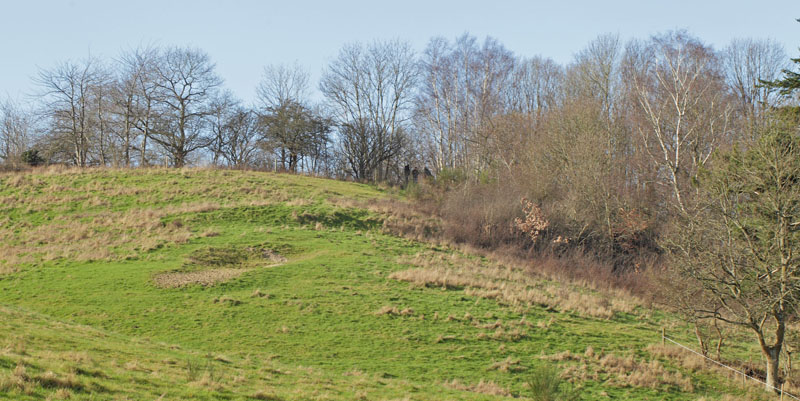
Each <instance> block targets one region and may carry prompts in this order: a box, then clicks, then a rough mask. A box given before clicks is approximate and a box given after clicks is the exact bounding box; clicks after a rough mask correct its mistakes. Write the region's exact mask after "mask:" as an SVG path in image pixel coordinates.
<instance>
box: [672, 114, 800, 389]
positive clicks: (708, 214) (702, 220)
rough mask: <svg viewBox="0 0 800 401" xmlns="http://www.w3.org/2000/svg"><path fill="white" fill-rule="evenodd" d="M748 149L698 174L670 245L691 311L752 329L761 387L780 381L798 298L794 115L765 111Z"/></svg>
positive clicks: (798, 151) (799, 191)
mask: <svg viewBox="0 0 800 401" xmlns="http://www.w3.org/2000/svg"><path fill="white" fill-rule="evenodd" d="M771 120H772V121H767V122H766V124H764V125H761V126H759V127H758V128H757V129H758V130H759V133H758V139H756V140H755V141H753V142H751V143H748V146H747V150H746V151H741V150H738V149H734V150H733V151H731V152H728V153H725V154H723V155H721V157H720V158H719V160H717V163H716V164H715V166H714V168H713V169H712V170H711V171H710V172H708V173H707V174H704V175H703V176H701V177H700V187H701V189H702V191H701V194H700V202H701V205H702V206H703V207H702V208H699V209H698V211H697V212H696V213H691V214H688V213H687V214H684V215H681V216H679V218H680V219H681V220H680V224H679V225H676V229H675V232H674V233H673V234H672V235H670V238H671V241H670V243H669V245H670V246H669V249H670V250H671V256H672V257H673V262H674V263H673V264H672V265H673V266H674V269H675V270H676V272H675V273H677V275H678V276H679V277H682V278H680V280H682V281H684V282H685V283H686V285H685V286H684V288H683V291H684V292H686V293H687V294H693V293H696V294H698V295H692V297H691V300H690V301H689V306H690V308H691V311H692V313H693V315H694V316H695V317H696V318H706V319H715V320H720V321H723V322H727V323H729V324H732V325H736V326H739V327H743V328H746V329H748V330H750V331H751V332H752V333H753V334H755V337H756V339H757V340H758V343H759V345H760V348H761V352H762V354H763V355H764V357H765V359H766V368H767V369H766V370H767V380H766V384H767V390H777V387H778V386H779V379H778V373H779V370H778V368H779V364H780V354H781V350H782V348H783V346H784V342H785V339H786V334H787V323H788V322H789V321H790V319H792V318H794V317H795V316H796V313H797V307H798V301H800V282H799V281H798V280H797V277H798V274H800V261H798V258H797V256H796V255H797V254H798V252H799V251H800V185H799V183H798V180H797V177H798V176H800V141H799V140H798V136H797V122H796V119H794V121H785V120H780V119H775V118H774V117H773V118H771Z"/></svg>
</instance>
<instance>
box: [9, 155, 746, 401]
mask: <svg viewBox="0 0 800 401" xmlns="http://www.w3.org/2000/svg"><path fill="white" fill-rule="evenodd" d="M392 196H394V195H392V194H391V193H387V192H386V191H383V190H380V189H377V188H375V187H370V186H365V185H360V184H354V183H345V182H339V181H332V180H325V179H315V178H308V177H300V176H292V175H276V174H268V173H256V172H233V171H219V170H188V169H187V170H132V171H126V170H119V171H117V170H86V171H74V170H68V171H55V172H47V171H43V172H37V173H33V174H25V175H7V176H0V244H2V245H0V315H2V316H0V398H8V399H43V398H47V397H65V396H66V395H67V393H69V395H70V397H71V398H70V399H97V400H100V399H187V398H194V399H254V398H253V397H255V396H256V395H258V397H261V398H262V399H271V398H270V397H272V399H285V400H293V399H298V400H301V399H343V400H344V399H359V398H361V399H370V400H372V399H404V398H408V399H415V400H417V399H419V400H438V399H443V398H446V399H476V400H481V399H501V398H504V397H502V396H496V395H490V394H482V393H478V392H475V391H469V389H464V388H461V389H459V386H455V385H452V384H451V383H453V380H457V381H458V383H462V384H465V386H466V387H470V386H473V385H476V384H477V383H480V382H481V381H483V382H492V383H493V384H494V385H496V387H498V388H501V389H505V390H507V391H508V392H510V394H512V395H514V396H519V397H526V396H527V395H529V393H530V390H529V388H528V385H527V383H528V382H529V381H530V375H531V372H534V371H537V370H536V369H538V368H539V367H542V366H546V365H553V366H556V367H557V368H558V369H567V368H569V367H570V366H575V365H577V364H578V363H576V362H575V361H569V360H566V361H560V362H559V361H549V360H547V359H543V358H542V357H541V356H542V355H543V354H547V355H551V354H556V353H559V352H563V351H567V350H569V351H571V352H572V353H575V354H583V353H584V352H585V350H586V349H587V347H592V348H593V349H594V350H596V351H601V350H602V352H604V353H607V354H618V355H635V357H636V359H637V360H642V361H644V360H649V359H652V356H651V355H650V354H649V353H648V352H647V351H646V348H647V346H648V345H651V344H654V343H657V342H658V341H659V330H660V329H659V328H660V327H661V325H662V324H665V322H670V319H669V318H667V317H665V315H664V314H663V313H660V312H658V311H649V310H646V309H644V308H641V307H639V308H636V309H635V311H633V312H631V313H616V314H615V315H614V317H612V318H610V319H600V318H593V317H590V316H584V315H581V314H579V313H575V312H570V311H554V310H552V309H550V308H546V307H544V306H535V305H508V304H504V303H502V302H498V301H496V300H493V299H487V298H480V297H477V296H471V295H468V293H467V292H465V291H464V290H462V289H457V288H452V289H442V288H438V287H437V288H431V287H427V286H413V285H410V284H408V283H406V282H401V281H397V280H394V279H390V278H389V275H390V274H392V273H393V272H397V271H400V270H406V269H408V268H410V266H408V265H404V264H403V263H401V261H402V260H404V258H408V257H411V256H413V255H416V254H433V255H445V256H446V255H450V254H452V253H454V252H456V251H453V250H450V249H446V248H443V247H440V246H434V245H431V244H425V243H419V242H414V241H411V240H408V239H404V238H401V237H397V236H394V235H392V234H390V233H385V232H383V231H382V230H381V222H382V218H383V216H382V215H380V214H378V213H376V212H371V211H369V210H366V209H361V208H354V207H342V206H338V205H340V204H344V203H343V202H341V200H342V199H347V200H350V201H355V202H368V201H370V200H373V199H380V198H387V197H392ZM78 230H85V232H83V234H81V235H75V234H74V233H75V231H78ZM264 249H270V250H274V251H275V252H277V253H279V254H280V255H281V256H283V257H285V258H286V261H285V262H283V263H277V264H276V263H273V262H274V261H270V260H264V259H263V258H262V256H261V253H262V250H264ZM1 252H5V254H2V253H1ZM220 267H233V268H240V269H242V273H241V275H239V276H237V277H235V278H233V279H231V280H229V281H226V282H221V283H217V284H216V285H211V286H201V285H188V286H183V287H178V288H161V287H159V286H157V285H155V282H154V277H156V276H157V275H159V274H161V273H164V272H181V271H205V270H210V269H215V268H220ZM574 290H575V291H588V290H586V289H574ZM390 308H396V310H397V311H403V310H406V312H405V313H379V312H380V311H381V310H382V309H390ZM448 317H450V318H448ZM497 321H500V322H502V323H503V324H504V325H505V326H506V327H512V326H513V327H518V328H519V329H520V333H522V334H521V335H520V336H516V337H512V336H505V337H504V336H498V337H497V338H495V337H493V336H492V335H493V334H494V333H495V332H496V331H495V330H494V329H491V328H486V327H488V325H490V324H492V323H493V322H497ZM515 322H528V323H527V324H522V323H515ZM675 330H677V331H678V336H679V337H680V338H681V339H684V340H686V342H690V340H689V338H690V337H689V336H688V333H687V332H686V331H685V329H684V328H683V327H682V326H677V328H676V329H675ZM506 360H512V361H519V362H518V363H517V364H516V365H514V366H515V367H514V368H512V369H508V370H505V369H493V368H492V366H493V365H494V364H495V363H496V362H502V361H506ZM663 363H664V364H665V365H666V366H667V369H669V371H671V372H676V371H680V372H682V374H684V375H686V376H691V382H692V385H693V390H692V391H687V390H686V389H681V388H680V387H679V386H675V385H669V384H663V385H662V384H656V385H654V386H652V387H651V386H632V385H627V384H624V383H617V382H615V380H612V379H613V377H612V376H613V374H612V373H608V372H603V371H602V369H599V365H598V364H597V363H594V365H592V366H590V367H589V368H588V369H589V371H590V372H595V371H597V373H596V375H589V377H588V378H580V379H576V380H575V381H576V383H575V385H576V386H577V387H578V389H579V394H580V395H581V399H587V400H588V399H632V400H661V399H672V400H695V399H697V398H699V397H700V396H707V397H711V398H714V397H718V396H720V395H721V394H723V393H728V392H730V393H733V394H737V391H738V390H737V389H736V388H735V385H733V386H732V385H731V383H729V382H728V381H727V380H726V379H724V378H721V377H719V376H716V375H714V374H711V373H707V372H702V371H699V372H692V371H689V370H687V369H684V368H680V367H677V366H675V364H674V363H673V362H670V361H669V360H664V361H663ZM590 364H591V363H590ZM595 365H597V366H595ZM18 366H23V367H25V371H26V373H25V374H24V375H20V374H19V368H18ZM48 371H51V372H54V374H55V377H57V378H61V379H62V380H61V381H58V380H56V381H54V380H49V379H52V377H53V376H52V375H50V376H47V375H45V374H46V373H47V372H48ZM15 372H16V373H15ZM22 376H24V377H26V378H27V379H25V380H23V379H20V377H22ZM65 378H66V379H65ZM67 379H69V380H67ZM48 380H49V381H48ZM20 383H22V384H20ZM59 383H60V384H59ZM462 387H464V386H462ZM259 392H260V393H259ZM159 397H161V398H159ZM255 399H258V398H255Z"/></svg>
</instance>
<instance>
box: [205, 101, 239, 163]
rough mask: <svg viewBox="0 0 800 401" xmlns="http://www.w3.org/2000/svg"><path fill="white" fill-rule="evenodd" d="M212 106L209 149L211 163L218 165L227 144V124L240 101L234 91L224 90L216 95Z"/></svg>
mask: <svg viewBox="0 0 800 401" xmlns="http://www.w3.org/2000/svg"><path fill="white" fill-rule="evenodd" d="M210 107H211V109H210V113H209V115H208V120H209V129H210V130H211V143H210V144H209V150H210V151H211V163H212V164H214V165H215V166H216V165H219V163H220V162H221V159H222V158H223V157H224V153H225V150H224V149H225V147H226V146H227V143H226V141H227V125H228V123H229V122H230V121H231V118H232V116H233V114H234V113H236V112H237V110H238V109H240V102H239V100H237V99H235V98H234V97H233V93H232V92H230V91H228V90H224V91H222V92H220V93H218V94H217V95H216V96H215V97H214V99H213V100H212V101H211V105H210Z"/></svg>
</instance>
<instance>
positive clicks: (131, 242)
mask: <svg viewBox="0 0 800 401" xmlns="http://www.w3.org/2000/svg"><path fill="white" fill-rule="evenodd" d="M117 171H119V169H111V168H97V169H95V168H89V169H77V168H68V167H64V166H51V167H43V168H34V169H28V170H25V171H22V172H6V173H3V172H0V183H1V184H0V185H8V186H10V187H12V188H15V189H16V191H15V192H14V193H12V194H10V195H6V196H0V216H2V215H4V213H3V211H4V210H16V211H17V212H21V213H38V212H46V213H47V214H50V215H54V216H55V217H53V218H50V219H45V220H44V221H39V222H37V223H35V224H33V223H31V222H28V221H20V220H19V219H18V220H17V221H12V220H10V219H8V218H7V217H5V216H3V217H0V274H9V273H14V272H16V271H18V267H19V265H21V264H25V263H36V262H41V261H48V260H53V259H59V258H68V259H72V260H77V261H87V260H117V259H123V258H125V257H128V256H131V255H134V254H136V252H141V251H148V250H152V249H155V248H158V247H161V246H166V245H170V244H175V243H177V244H181V243H185V242H186V241H188V240H190V239H192V238H195V237H210V236H215V235H218V232H217V231H216V230H213V229H207V230H205V231H202V232H195V231H194V230H192V228H193V227H190V226H187V225H186V224H185V223H184V222H178V221H176V222H174V223H172V222H171V223H169V224H162V221H164V220H166V219H167V218H168V217H169V216H174V215H178V214H184V213H202V212H208V211H213V210H216V209H219V208H223V207H224V208H228V207H239V206H264V205H271V204H274V203H276V202H281V201H289V202H292V203H293V204H296V205H306V204H308V203H309V202H310V201H309V200H308V199H303V198H298V199H295V197H294V196H293V195H291V194H290V193H288V192H287V191H286V190H285V189H282V188H270V187H268V186H267V187H262V186H259V185H251V182H252V179H253V177H252V176H251V175H250V174H251V173H247V172H242V173H239V174H237V176H236V177H235V181H234V182H233V183H232V182H231V179H230V177H229V175H226V174H225V173H224V172H222V173H221V172H219V171H214V170H203V169H186V170H174V169H159V168H152V169H128V170H124V171H125V177H126V178H130V179H131V180H133V181H134V182H135V183H134V184H131V185H122V184H120V183H119V182H117V180H115V179H109V177H111V176H112V175H113V174H118V173H117ZM252 174H255V173H252ZM63 176H69V178H68V179H69V180H72V177H73V176H74V177H76V178H78V177H80V176H91V177H93V178H94V177H97V178H98V179H92V180H84V181H85V182H83V181H80V180H76V181H75V182H76V184H75V185H65V184H62V183H63V182H64V178H63ZM150 176H153V177H155V176H158V180H159V181H153V180H155V178H153V179H151V178H149V177H150ZM112 178H113V177H112ZM187 178H192V179H195V181H196V185H192V186H186V185H177V184H179V183H180V182H181V181H182V180H185V179H187ZM154 182H159V183H160V184H161V185H155V184H154ZM77 183H79V184H77ZM236 184H238V185H236ZM306 196H307V195H306ZM125 197H135V198H136V199H137V203H138V204H142V205H158V206H145V207H141V208H133V209H127V210H115V207H116V206H117V205H119V202H128V200H126V199H124V198H125ZM190 199H204V201H193V200H190ZM76 207H77V210H76ZM123 209H124V208H123Z"/></svg>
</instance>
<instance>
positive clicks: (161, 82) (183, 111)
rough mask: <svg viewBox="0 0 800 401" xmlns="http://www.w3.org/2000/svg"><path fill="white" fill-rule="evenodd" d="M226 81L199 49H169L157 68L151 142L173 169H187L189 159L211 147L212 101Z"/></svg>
mask: <svg viewBox="0 0 800 401" xmlns="http://www.w3.org/2000/svg"><path fill="white" fill-rule="evenodd" d="M221 85H222V80H221V78H219V76H217V74H216V72H215V71H214V64H213V63H212V62H211V60H210V59H209V57H208V55H207V54H206V53H205V52H203V51H201V50H198V49H191V48H169V49H166V50H164V51H163V53H162V54H160V56H159V58H158V61H157V63H156V64H155V95H154V100H155V107H157V108H158V112H159V113H158V117H159V118H158V121H157V123H156V124H154V125H153V126H151V127H150V133H149V136H150V138H151V139H152V140H153V141H155V142H156V143H158V144H159V145H161V146H162V147H163V148H164V150H165V151H166V152H167V153H168V154H169V155H170V157H171V159H172V165H173V166H175V167H183V165H184V164H186V161H187V156H188V155H189V154H190V153H192V152H194V151H196V150H198V149H200V148H204V147H206V146H208V145H209V144H210V143H211V142H212V140H213V138H211V137H210V135H208V130H207V127H206V125H207V121H206V117H208V116H209V115H210V114H211V112H212V109H211V100H212V99H213V98H214V94H215V92H216V91H217V89H218V88H219V87H220V86H221Z"/></svg>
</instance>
